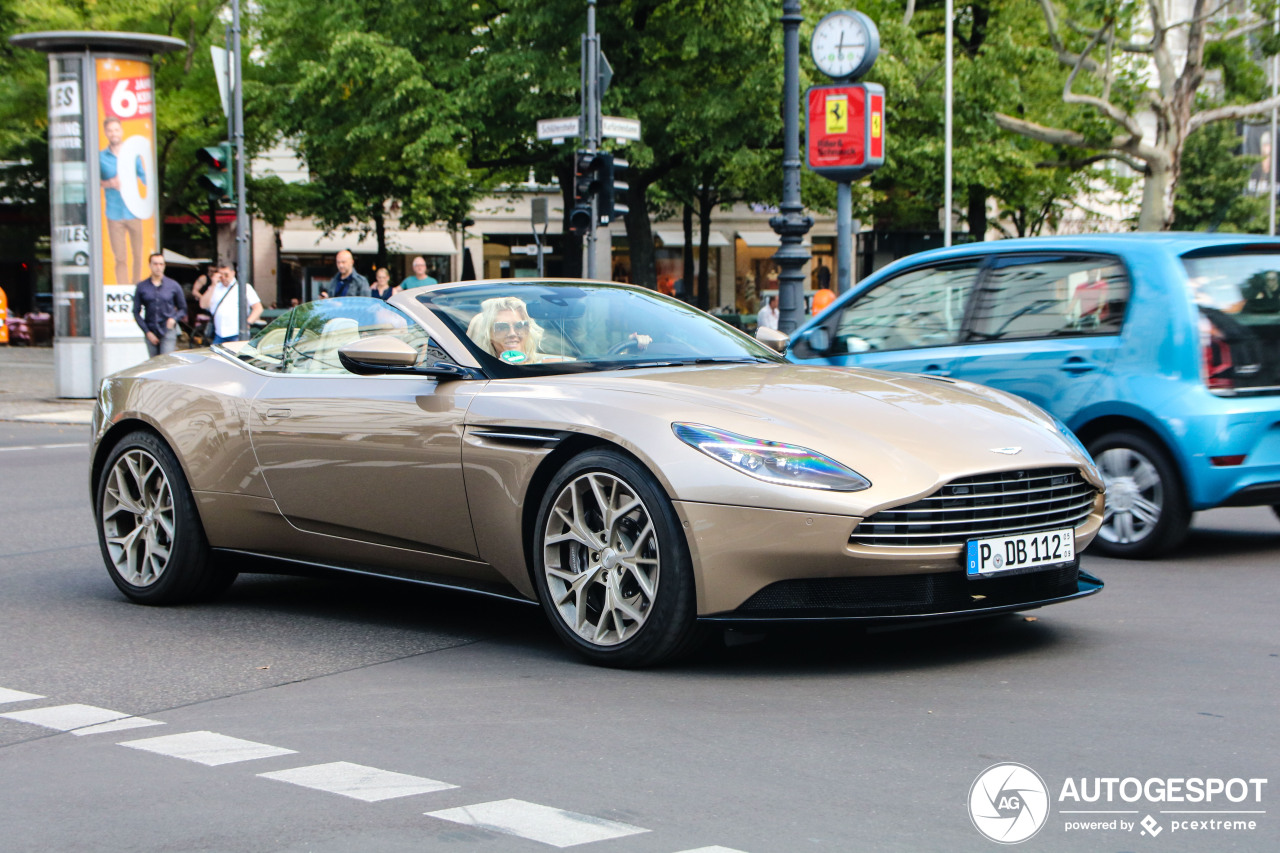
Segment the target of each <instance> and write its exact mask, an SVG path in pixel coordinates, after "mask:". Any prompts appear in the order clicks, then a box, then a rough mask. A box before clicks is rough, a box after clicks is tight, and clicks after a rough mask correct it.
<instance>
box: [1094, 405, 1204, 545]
mask: <svg viewBox="0 0 1280 853" xmlns="http://www.w3.org/2000/svg"><path fill="white" fill-rule="evenodd" d="M1089 453H1090V454H1091V455H1092V456H1093V458H1094V461H1095V462H1096V463H1097V465H1098V470H1099V471H1101V472H1102V478H1103V480H1104V481H1105V482H1106V484H1107V508H1106V512H1105V514H1104V516H1103V522H1102V528H1101V529H1100V530H1099V531H1098V537H1097V538H1096V539H1094V540H1093V546H1092V547H1093V549H1095V550H1096V551H1097V552H1098V553H1101V554H1103V555H1105V556H1108V557H1120V558H1128V559H1138V560H1145V559H1150V558H1152V557H1160V556H1162V555H1164V554H1167V553H1169V552H1170V551H1172V550H1173V549H1174V548H1176V547H1178V545H1180V544H1182V540H1183V539H1185V538H1186V535H1187V530H1188V528H1189V527H1190V525H1191V510H1190V509H1189V508H1188V506H1187V497H1186V494H1185V493H1184V492H1183V489H1182V480H1181V478H1179V476H1178V472H1177V469H1176V468H1175V467H1174V464H1173V460H1172V459H1170V458H1169V454H1168V452H1167V451H1165V449H1164V448H1163V447H1161V446H1160V444H1159V443H1158V442H1156V441H1154V440H1152V439H1151V438H1149V437H1147V436H1146V435H1144V434H1142V433H1140V432H1134V431H1131V430H1121V431H1117V432H1111V433H1107V434H1105V435H1103V436H1100V437H1099V438H1097V439H1095V440H1094V441H1093V442H1091V443H1090V445H1089Z"/></svg>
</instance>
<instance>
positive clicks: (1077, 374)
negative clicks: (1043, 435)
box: [952, 253, 1129, 422]
mask: <svg viewBox="0 0 1280 853" xmlns="http://www.w3.org/2000/svg"><path fill="white" fill-rule="evenodd" d="M1128 302H1129V276H1128V275H1127V273H1126V271H1125V267H1124V264H1123V263H1122V262H1121V261H1120V259H1119V258H1116V257H1114V256H1109V255H1098V254H1091V253H1052V254H1048V253H1046V254H1036V255H1002V256H1000V257H997V258H994V259H992V263H991V264H990V265H989V266H988V267H987V268H986V269H984V270H983V273H982V276H981V279H980V281H979V282H978V287H977V290H976V293H975V296H974V300H973V304H972V307H971V310H970V312H969V315H968V319H967V321H966V328H965V333H964V340H965V344H964V346H962V347H959V348H957V350H956V359H955V360H954V361H953V362H952V375H953V376H955V377H957V378H959V379H967V380H969V381H971V382H978V383H981V384H983V385H990V386H991V387H993V388H999V389H1001V390H1004V391H1010V392H1012V393H1014V394H1017V395H1019V396H1021V397H1025V398H1026V399H1028V400H1030V401H1031V402H1033V403H1035V404H1036V405H1038V406H1040V407H1042V408H1044V409H1047V410H1048V411H1050V412H1052V413H1053V414H1055V415H1057V416H1058V417H1059V418H1061V419H1062V420H1064V421H1067V422H1070V421H1071V419H1072V417H1073V416H1074V415H1075V413H1077V412H1079V411H1080V410H1081V409H1082V408H1084V406H1086V405H1088V403H1089V402H1090V401H1091V399H1093V398H1095V397H1096V395H1097V394H1098V393H1099V389H1100V387H1101V386H1102V385H1103V384H1104V383H1106V382H1107V381H1108V380H1109V379H1110V369H1111V365H1112V363H1113V362H1114V361H1115V357H1116V352H1117V350H1118V348H1119V346H1120V329H1121V326H1122V325H1123V322H1124V315H1125V309H1126V307H1127V305H1128Z"/></svg>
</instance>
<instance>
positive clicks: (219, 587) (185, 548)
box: [94, 430, 236, 605]
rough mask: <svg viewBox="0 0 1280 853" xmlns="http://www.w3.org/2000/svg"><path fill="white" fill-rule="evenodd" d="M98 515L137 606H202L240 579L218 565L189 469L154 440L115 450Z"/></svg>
mask: <svg viewBox="0 0 1280 853" xmlns="http://www.w3.org/2000/svg"><path fill="white" fill-rule="evenodd" d="M94 516H95V518H96V520H97V523H98V546H99V547H100V548H101V549H102V559H103V560H104V561H105V562H106V564H107V572H108V574H110V575H111V580H112V581H113V582H115V585H116V587H117V588H119V590H120V591H121V592H122V593H124V594H125V597H127V598H129V599H130V600H131V601H135V602H137V603H139V604H155V605H163V604H185V603H188V602H193V601H202V600H205V599H208V598H212V597H213V596H215V595H217V594H218V593H220V592H222V591H223V590H225V589H226V588H227V587H228V586H230V585H231V583H232V582H233V581H234V580H235V578H236V572H235V571H233V570H230V569H227V568H225V567H223V566H220V565H219V564H218V563H217V562H216V561H215V560H214V558H213V555H212V553H211V552H210V549H209V541H208V540H207V539H206V538H205V535H204V528H203V527H202V526H201V524H200V516H199V515H198V514H197V512H196V506H195V500H194V499H193V498H192V496H191V489H190V487H188V485H187V478H186V476H185V475H184V474H183V472H182V466H181V465H179V464H178V460H177V458H176V457H175V456H174V455H173V451H172V450H170V449H169V447H168V446H167V445H166V444H165V443H164V442H163V441H161V440H160V439H159V438H158V437H157V436H156V435H154V434H153V433H150V432H145V431H141V430H139V431H137V432H132V433H130V434H128V435H126V436H125V437H124V438H123V439H122V440H121V441H120V442H119V443H118V444H117V445H116V446H115V447H114V448H112V450H111V453H110V455H108V456H107V461H106V464H105V465H103V466H102V473H101V474H100V475H99V477H98V482H97V483H96V484H95V486H94Z"/></svg>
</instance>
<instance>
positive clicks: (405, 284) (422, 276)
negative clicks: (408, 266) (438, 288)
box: [399, 255, 438, 291]
mask: <svg viewBox="0 0 1280 853" xmlns="http://www.w3.org/2000/svg"><path fill="white" fill-rule="evenodd" d="M429 284H438V282H437V281H436V280H435V279H434V278H432V277H431V276H429V275H427V259H426V258H424V257H422V255H418V256H417V257H416V258H414V259H413V275H411V276H409V277H408V278H406V279H405V280H404V281H402V282H400V288H399V289H400V290H402V291H404V290H412V289H413V288H415V287H426V286H427V285H429Z"/></svg>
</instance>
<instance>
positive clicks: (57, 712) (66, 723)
mask: <svg viewBox="0 0 1280 853" xmlns="http://www.w3.org/2000/svg"><path fill="white" fill-rule="evenodd" d="M127 716H129V715H128V714H122V713H120V712H119V711H112V710H109V709H107V708H99V707H97V706H94V705H55V706H53V707H51V708H32V709H31V710H29V711H11V712H10V713H8V714H0V717H7V718H8V719H10V720H17V721H18V722H20V723H32V724H34V725H37V726H44V727H45V728H46V729H56V730H58V731H60V732H69V731H71V730H72V729H79V728H84V727H85V726H94V725H97V724H98V723H106V722H110V721H111V720H122V719H124V718H125V717H127Z"/></svg>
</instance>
